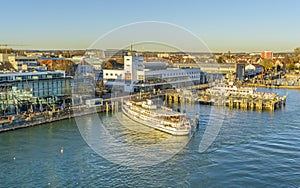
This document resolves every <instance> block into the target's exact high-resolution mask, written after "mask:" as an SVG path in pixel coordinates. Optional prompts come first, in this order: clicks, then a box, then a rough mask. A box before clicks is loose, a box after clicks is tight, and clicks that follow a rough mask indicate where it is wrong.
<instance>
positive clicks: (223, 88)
mask: <svg viewBox="0 0 300 188" xmlns="http://www.w3.org/2000/svg"><path fill="white" fill-rule="evenodd" d="M206 92H207V93H208V94H211V95H225V96H229V95H254V94H255V93H256V89H255V88H252V87H238V86H236V85H233V83H229V84H225V83H220V84H216V85H215V86H213V87H212V88H209V89H207V90H206Z"/></svg>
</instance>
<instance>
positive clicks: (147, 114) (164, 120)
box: [122, 99, 191, 136]
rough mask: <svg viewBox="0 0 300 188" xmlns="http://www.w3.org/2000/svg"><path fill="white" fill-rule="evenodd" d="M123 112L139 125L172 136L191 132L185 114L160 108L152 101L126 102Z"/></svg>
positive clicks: (123, 105)
mask: <svg viewBox="0 0 300 188" xmlns="http://www.w3.org/2000/svg"><path fill="white" fill-rule="evenodd" d="M122 111H123V113H124V114H125V115H126V116H128V117H129V118H130V119H132V120H134V121H136V122H138V123H141V124H143V125H146V126H149V127H152V128H154V129H157V130H160V131H163V132H166V133H169V134H172V135H178V136H181V135H188V134H189V133H190V131H191V125H190V121H189V119H187V118H186V116H185V114H183V113H179V112H175V111H173V110H172V109H169V108H167V107H164V106H162V107H160V108H158V107H157V106H156V105H155V104H153V102H152V100H148V99H147V100H146V101H139V102H137V101H132V100H130V101H126V102H124V103H123V104H122Z"/></svg>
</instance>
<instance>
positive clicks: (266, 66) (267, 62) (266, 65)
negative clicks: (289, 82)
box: [261, 59, 273, 70]
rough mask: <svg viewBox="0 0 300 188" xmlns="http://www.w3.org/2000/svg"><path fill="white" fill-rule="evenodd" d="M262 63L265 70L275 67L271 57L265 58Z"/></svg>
mask: <svg viewBox="0 0 300 188" xmlns="http://www.w3.org/2000/svg"><path fill="white" fill-rule="evenodd" d="M261 65H262V66H263V67H264V69H265V70H270V69H272V68H273V61H272V60H271V59H263V60H262V62H261Z"/></svg>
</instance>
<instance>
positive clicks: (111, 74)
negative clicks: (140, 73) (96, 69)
mask: <svg viewBox="0 0 300 188" xmlns="http://www.w3.org/2000/svg"><path fill="white" fill-rule="evenodd" d="M105 75H106V76H108V75H110V76H113V75H114V74H113V73H110V74H108V73H106V74H105ZM115 76H122V74H117V73H115Z"/></svg>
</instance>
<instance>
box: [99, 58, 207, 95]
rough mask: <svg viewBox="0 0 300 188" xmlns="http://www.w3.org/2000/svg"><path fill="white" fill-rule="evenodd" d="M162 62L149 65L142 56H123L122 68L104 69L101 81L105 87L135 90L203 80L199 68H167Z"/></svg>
mask: <svg viewBox="0 0 300 188" xmlns="http://www.w3.org/2000/svg"><path fill="white" fill-rule="evenodd" d="M162 64H163V63H153V65H154V66H151V65H149V62H147V63H146V62H144V58H143V56H125V57H124V69H114V70H111V69H104V70H103V81H104V84H105V85H106V86H107V87H109V88H114V89H117V90H123V91H125V92H136V91H139V90H140V89H141V88H142V87H143V88H148V90H151V89H157V88H164V87H165V86H166V85H169V86H170V85H171V88H172V86H173V87H180V86H187V85H193V84H199V83H204V82H205V75H204V74H203V73H202V72H201V70H200V68H185V69H179V68H169V69H168V68H166V66H163V65H162ZM158 65H159V66H158ZM159 67H160V68H161V69H158V68H159ZM152 68H153V69H152ZM169 86H168V87H169Z"/></svg>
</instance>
